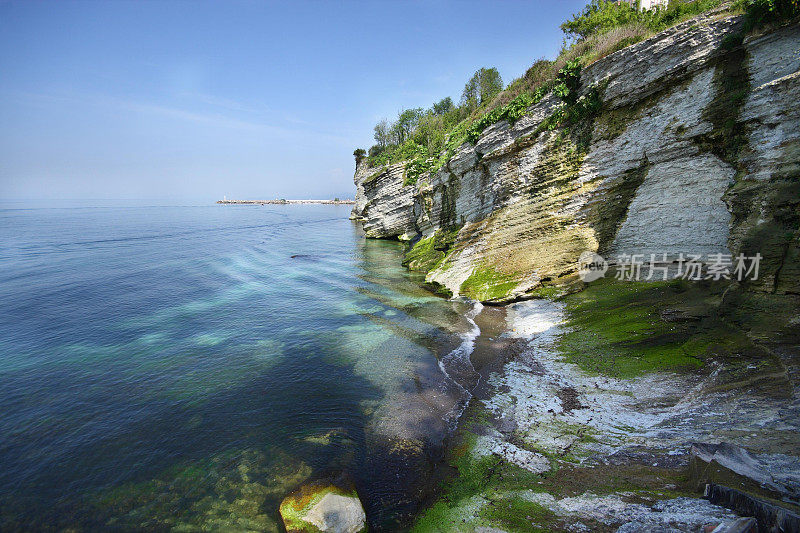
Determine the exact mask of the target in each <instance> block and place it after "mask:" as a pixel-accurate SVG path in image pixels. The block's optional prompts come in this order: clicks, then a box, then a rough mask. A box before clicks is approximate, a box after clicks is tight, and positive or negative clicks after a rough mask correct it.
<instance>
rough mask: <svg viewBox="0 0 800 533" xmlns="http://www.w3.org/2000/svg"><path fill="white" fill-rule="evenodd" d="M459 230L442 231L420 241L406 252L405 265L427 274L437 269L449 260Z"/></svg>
mask: <svg viewBox="0 0 800 533" xmlns="http://www.w3.org/2000/svg"><path fill="white" fill-rule="evenodd" d="M459 229H460V228H452V229H449V230H447V229H442V230H439V231H437V232H436V233H434V234H433V235H431V236H430V237H428V238H426V239H420V240H419V241H417V243H416V244H414V246H412V247H411V248H410V249H409V250H408V252H406V257H405V259H404V260H403V265H404V266H407V267H408V268H410V269H411V270H416V271H418V272H425V273H428V272H430V271H431V270H433V269H435V268H436V267H438V266H439V265H440V264H441V263H442V262H443V261H444V260H445V259H446V258H447V256H448V254H449V252H450V249H451V248H452V247H453V244H454V243H455V241H456V237H457V236H458V231H459Z"/></svg>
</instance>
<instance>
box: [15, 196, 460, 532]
mask: <svg viewBox="0 0 800 533" xmlns="http://www.w3.org/2000/svg"><path fill="white" fill-rule="evenodd" d="M4 207H5V208H3V209H0V265H1V266H0V302H2V305H1V306H0V529H3V530H14V529H19V530H29V529H60V528H65V527H73V528H75V529H76V530H97V529H117V530H141V529H149V530H167V529H171V528H178V529H180V530H186V531H192V530H200V529H201V528H202V529H206V530H214V529H224V530H260V531H277V530H279V529H278V528H279V527H280V526H279V525H278V523H279V520H280V517H279V515H278V513H277V508H278V505H279V503H280V500H281V499H282V498H283V497H284V496H285V494H286V493H287V492H289V491H291V490H293V489H294V488H296V487H297V486H298V485H299V484H300V483H302V482H303V481H304V480H306V479H310V478H314V477H316V476H325V475H333V474H338V473H339V472H345V473H346V474H347V475H348V476H350V477H351V478H352V479H353V481H354V483H355V484H356V487H357V488H358V490H359V493H360V495H361V497H362V499H363V500H364V503H365V506H366V507H367V511H368V515H369V519H370V521H371V523H372V525H373V527H375V528H377V529H381V528H382V529H388V530H391V529H397V528H400V527H401V526H402V524H403V523H404V520H406V519H407V517H408V515H409V513H410V512H412V511H413V510H414V508H415V506H416V505H417V504H418V503H419V498H420V495H421V494H423V492H424V491H421V489H420V488H419V487H420V486H424V485H425V483H426V480H427V481H428V482H429V480H430V477H429V476H430V470H429V468H430V465H431V464H433V463H435V461H436V457H435V454H436V444H437V443H438V442H439V441H440V440H441V437H442V436H443V434H444V432H445V431H446V425H447V421H448V420H450V421H451V420H452V417H453V413H454V412H456V411H457V410H458V407H459V403H458V402H459V390H458V387H455V386H453V384H452V383H451V382H450V381H449V380H448V379H447V378H446V377H445V375H444V373H443V372H442V368H443V367H442V366H440V361H439V360H440V359H442V358H443V357H450V358H453V357H454V355H453V354H456V355H458V354H459V353H460V352H458V350H459V349H463V343H464V339H465V338H468V335H469V334H470V331H472V329H473V326H474V324H470V323H469V322H468V321H467V320H466V319H465V318H464V313H465V312H466V311H468V310H469V309H468V308H467V304H464V303H458V302H449V301H446V300H443V299H440V298H437V297H435V296H432V295H431V294H430V293H428V292H427V291H425V290H423V289H422V288H420V286H419V282H420V281H421V280H420V279H419V278H418V277H415V276H414V275H413V274H410V273H408V272H406V271H405V270H404V269H403V268H402V267H401V265H400V261H401V258H402V251H403V250H402V245H400V244H398V243H392V242H381V241H367V240H365V239H364V238H363V236H362V235H361V233H360V231H359V229H358V227H357V226H356V225H355V224H354V223H353V222H351V221H349V220H348V214H349V209H348V207H347V206H338V207H337V206H271V207H270V206H216V205H213V206H185V207H163V206H160V207H152V206H134V207H126V206H119V205H118V206H113V207H91V206H69V207H41V206H39V207H35V208H26V207H25V206H21V205H12V206H4ZM465 336H467V337H465ZM460 345H461V348H459V346H460ZM453 350H456V351H453Z"/></svg>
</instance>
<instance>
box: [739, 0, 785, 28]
mask: <svg viewBox="0 0 800 533" xmlns="http://www.w3.org/2000/svg"><path fill="white" fill-rule="evenodd" d="M736 5H737V7H739V8H740V9H744V11H745V13H746V14H747V17H746V21H745V31H750V30H752V29H754V28H756V27H758V26H761V25H762V24H770V23H776V22H782V21H785V20H791V19H794V18H797V17H800V0H738V1H737V2H736Z"/></svg>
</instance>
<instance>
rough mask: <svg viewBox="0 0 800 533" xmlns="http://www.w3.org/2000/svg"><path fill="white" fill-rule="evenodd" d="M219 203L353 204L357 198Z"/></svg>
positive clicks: (218, 201)
mask: <svg viewBox="0 0 800 533" xmlns="http://www.w3.org/2000/svg"><path fill="white" fill-rule="evenodd" d="M217 203H218V204H228V205H233V204H236V205H238V204H244V205H266V204H279V205H282V204H325V205H353V204H354V203H355V200H338V199H336V200H217Z"/></svg>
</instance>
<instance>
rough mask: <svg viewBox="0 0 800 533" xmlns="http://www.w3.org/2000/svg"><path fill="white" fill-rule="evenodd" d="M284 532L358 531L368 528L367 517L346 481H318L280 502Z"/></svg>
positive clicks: (353, 532)
mask: <svg viewBox="0 0 800 533" xmlns="http://www.w3.org/2000/svg"><path fill="white" fill-rule="evenodd" d="M280 513H281V518H283V524H284V525H285V526H286V531H288V532H289V533H293V532H316V531H324V532H330V533H358V532H360V531H366V530H367V517H366V514H365V513H364V507H363V506H362V505H361V500H359V498H358V494H357V493H356V491H355V489H354V488H353V487H352V485H351V484H350V483H349V482H346V481H342V480H341V479H337V480H320V481H316V482H313V483H309V484H307V485H303V486H302V487H300V488H299V489H298V490H296V491H295V492H293V493H291V494H290V495H288V496H287V497H286V498H284V500H283V502H281V507H280Z"/></svg>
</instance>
